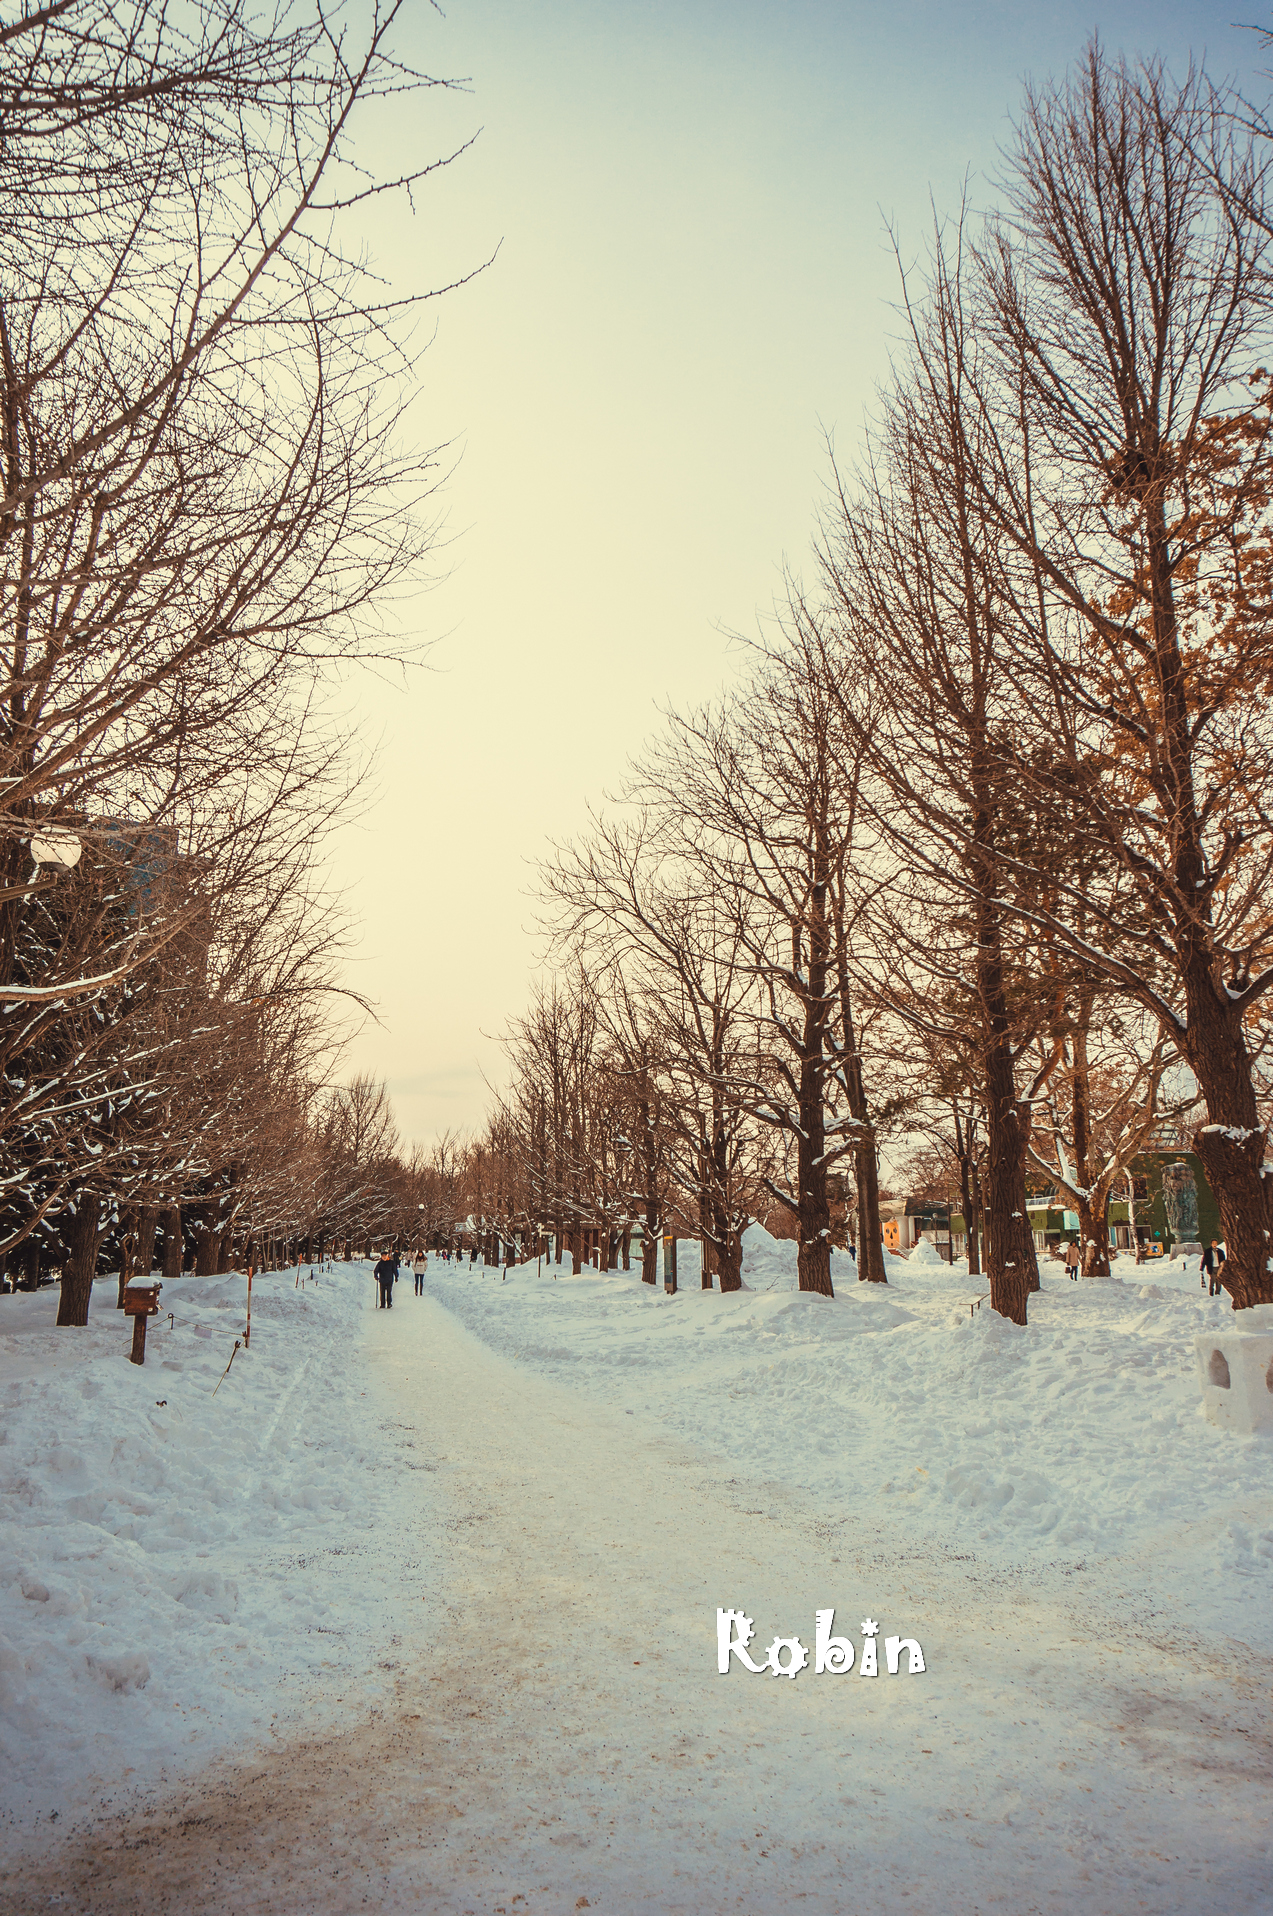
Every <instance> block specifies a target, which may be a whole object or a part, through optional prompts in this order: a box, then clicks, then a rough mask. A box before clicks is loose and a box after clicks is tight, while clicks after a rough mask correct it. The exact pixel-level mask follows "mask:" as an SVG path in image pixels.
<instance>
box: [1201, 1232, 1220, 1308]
mask: <svg viewBox="0 0 1273 1916" xmlns="http://www.w3.org/2000/svg"><path fill="white" fill-rule="evenodd" d="M1224 1261H1225V1260H1224V1249H1223V1246H1222V1245H1221V1243H1220V1240H1219V1239H1218V1238H1214V1237H1213V1238H1212V1240H1211V1242H1210V1244H1208V1246H1207V1248H1206V1250H1205V1251H1204V1252H1203V1253H1202V1263H1201V1265H1200V1266H1199V1268H1200V1269H1201V1270H1202V1271H1205V1273H1206V1275H1207V1276H1208V1277H1209V1278H1210V1279H1211V1289H1210V1290H1209V1291H1208V1292H1207V1296H1208V1297H1221V1296H1223V1294H1224V1286H1223V1285H1222V1284H1221V1282H1220V1273H1221V1271H1222V1270H1223V1269H1224ZM1200 1281H1201V1280H1200Z"/></svg>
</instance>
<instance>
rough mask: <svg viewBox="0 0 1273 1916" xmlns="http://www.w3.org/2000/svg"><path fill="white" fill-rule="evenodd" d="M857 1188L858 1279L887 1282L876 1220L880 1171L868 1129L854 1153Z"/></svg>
mask: <svg viewBox="0 0 1273 1916" xmlns="http://www.w3.org/2000/svg"><path fill="white" fill-rule="evenodd" d="M855 1159H856V1162H855V1165H854V1170H855V1172H856V1176H857V1187H858V1282H859V1284H887V1283H888V1272H887V1271H886V1270H885V1268H884V1226H883V1224H882V1223H881V1221H880V1170H879V1163H878V1160H877V1158H876V1155H875V1133H874V1131H871V1130H868V1131H867V1133H866V1134H865V1136H864V1137H863V1139H862V1142H861V1143H860V1144H859V1145H858V1147H857V1150H856V1152H855Z"/></svg>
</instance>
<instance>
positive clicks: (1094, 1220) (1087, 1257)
mask: <svg viewBox="0 0 1273 1916" xmlns="http://www.w3.org/2000/svg"><path fill="white" fill-rule="evenodd" d="M1078 1207H1079V1237H1080V1239H1081V1240H1082V1244H1083V1275H1084V1277H1108V1276H1109V1274H1110V1267H1109V1197H1108V1194H1106V1195H1103V1196H1102V1195H1100V1194H1097V1196H1096V1197H1095V1198H1079V1199H1078ZM1089 1244H1090V1245H1091V1247H1092V1249H1091V1251H1090V1252H1089V1251H1088V1248H1087V1247H1088V1245H1089Z"/></svg>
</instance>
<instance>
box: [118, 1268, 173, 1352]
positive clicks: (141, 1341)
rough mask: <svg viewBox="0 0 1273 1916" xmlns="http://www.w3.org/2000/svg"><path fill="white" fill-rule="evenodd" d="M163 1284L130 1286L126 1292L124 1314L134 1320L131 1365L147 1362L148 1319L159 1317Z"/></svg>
mask: <svg viewBox="0 0 1273 1916" xmlns="http://www.w3.org/2000/svg"><path fill="white" fill-rule="evenodd" d="M162 1289H163V1285H162V1284H130V1285H129V1286H128V1288H127V1289H126V1290H125V1292H124V1314H125V1316H126V1317H131V1318H132V1320H133V1348H132V1350H131V1352H130V1353H129V1358H128V1361H129V1363H130V1364H144V1363H145V1361H146V1319H147V1318H148V1317H158V1315H159V1293H160V1291H162Z"/></svg>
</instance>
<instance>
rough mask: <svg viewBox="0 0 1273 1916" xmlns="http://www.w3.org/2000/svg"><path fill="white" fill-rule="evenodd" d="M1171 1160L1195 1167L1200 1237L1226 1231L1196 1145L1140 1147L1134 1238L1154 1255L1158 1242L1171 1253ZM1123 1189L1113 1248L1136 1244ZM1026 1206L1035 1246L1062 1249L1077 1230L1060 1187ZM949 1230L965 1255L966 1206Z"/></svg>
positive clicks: (1112, 1214) (1113, 1223)
mask: <svg viewBox="0 0 1273 1916" xmlns="http://www.w3.org/2000/svg"><path fill="white" fill-rule="evenodd" d="M1168 1164H1187V1165H1188V1166H1189V1168H1190V1170H1191V1171H1192V1172H1193V1181H1194V1184H1195V1185H1196V1186H1197V1191H1198V1237H1199V1239H1200V1241H1201V1242H1202V1243H1203V1244H1210V1242H1211V1240H1212V1238H1213V1237H1214V1238H1219V1237H1221V1236H1222V1235H1223V1233H1222V1231H1221V1228H1220V1211H1219V1207H1218V1206H1217V1204H1216V1201H1215V1198H1214V1197H1213V1195H1212V1192H1211V1186H1210V1185H1209V1184H1208V1183H1207V1179H1206V1174H1205V1172H1204V1171H1203V1168H1202V1160H1201V1158H1199V1157H1197V1156H1196V1155H1195V1153H1194V1152H1192V1151H1161V1150H1154V1151H1142V1152H1141V1153H1140V1154H1139V1155H1138V1156H1137V1157H1136V1158H1134V1159H1133V1160H1132V1167H1131V1168H1132V1189H1133V1191H1134V1193H1135V1198H1136V1241H1137V1242H1138V1243H1140V1244H1144V1245H1145V1246H1146V1248H1147V1249H1148V1250H1149V1251H1150V1253H1151V1255H1152V1254H1153V1249H1154V1247H1155V1246H1159V1247H1161V1250H1162V1254H1163V1255H1164V1256H1166V1255H1168V1254H1169V1253H1170V1251H1171V1247H1172V1243H1173V1241H1174V1240H1173V1238H1172V1235H1171V1229H1170V1226H1169V1225H1168V1223H1167V1210H1166V1206H1165V1205H1164V1203H1163V1194H1162V1174H1163V1167H1164V1166H1165V1165H1168ZM1122 1189H1123V1195H1122V1196H1121V1197H1116V1198H1111V1200H1110V1205H1109V1216H1108V1224H1109V1241H1110V1248H1111V1250H1124V1251H1125V1250H1130V1249H1131V1248H1132V1247H1133V1246H1132V1234H1131V1227H1130V1225H1129V1223H1128V1217H1127V1210H1128V1206H1127V1197H1126V1185H1125V1184H1123V1186H1122ZM1026 1208H1027V1210H1028V1211H1029V1214H1030V1227H1031V1229H1032V1230H1033V1232H1034V1243H1035V1249H1036V1250H1038V1251H1039V1252H1041V1253H1044V1252H1048V1251H1056V1250H1059V1249H1060V1248H1061V1246H1062V1245H1063V1244H1065V1243H1066V1242H1067V1241H1068V1240H1069V1239H1070V1238H1072V1237H1076V1236H1077V1235H1078V1228H1079V1218H1078V1212H1077V1211H1072V1210H1070V1209H1069V1207H1068V1206H1067V1205H1066V1202H1065V1198H1064V1195H1063V1194H1062V1193H1059V1192H1057V1191H1055V1190H1052V1191H1040V1192H1038V1193H1036V1194H1035V1195H1032V1196H1031V1197H1029V1198H1028V1199H1027V1201H1026ZM950 1232H951V1239H952V1245H951V1249H952V1252H953V1255H954V1256H955V1257H963V1256H964V1255H965V1253H966V1252H967V1249H968V1226H967V1225H966V1223H965V1222H964V1218H963V1214H962V1212H959V1211H956V1212H955V1213H954V1214H953V1215H952V1217H951V1220H950Z"/></svg>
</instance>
